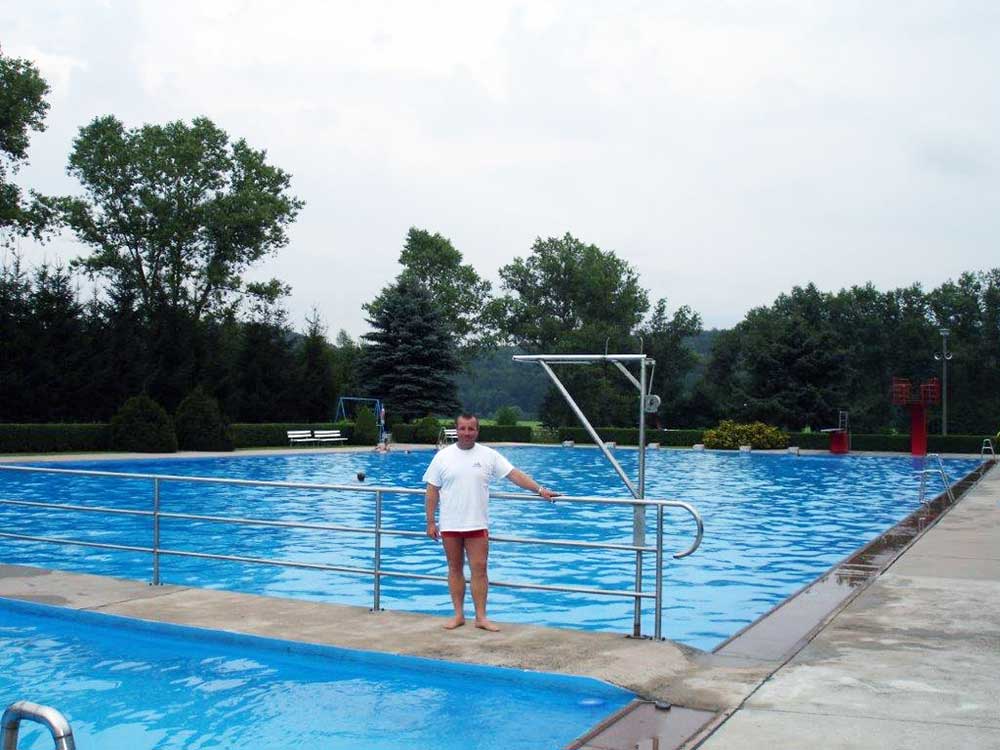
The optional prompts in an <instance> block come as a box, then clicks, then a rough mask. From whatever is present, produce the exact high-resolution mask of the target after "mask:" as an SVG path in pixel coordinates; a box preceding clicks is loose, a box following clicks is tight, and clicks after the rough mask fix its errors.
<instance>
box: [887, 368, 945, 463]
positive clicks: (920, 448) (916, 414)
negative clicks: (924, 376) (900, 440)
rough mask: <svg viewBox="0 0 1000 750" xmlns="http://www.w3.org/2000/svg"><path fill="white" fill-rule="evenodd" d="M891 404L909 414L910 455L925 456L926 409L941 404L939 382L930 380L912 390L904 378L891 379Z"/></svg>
mask: <svg viewBox="0 0 1000 750" xmlns="http://www.w3.org/2000/svg"><path fill="white" fill-rule="evenodd" d="M892 403H893V404H895V405H896V406H905V407H906V408H907V409H908V410H909V412H910V453H911V454H912V455H914V456H926V455H927V407H928V406H937V405H938V404H940V403H941V381H940V380H938V379H937V378H931V379H930V380H928V381H927V382H926V383H923V384H921V385H920V387H919V388H917V389H914V388H913V384H912V383H910V381H909V380H907V379H906V378H893V379H892Z"/></svg>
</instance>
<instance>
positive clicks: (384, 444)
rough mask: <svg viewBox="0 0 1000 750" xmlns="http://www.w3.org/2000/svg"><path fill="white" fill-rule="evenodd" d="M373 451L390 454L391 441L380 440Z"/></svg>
mask: <svg viewBox="0 0 1000 750" xmlns="http://www.w3.org/2000/svg"><path fill="white" fill-rule="evenodd" d="M372 450H374V451H375V452H376V453H388V452H389V450H390V448H389V441H388V440H384V439H383V440H380V441H379V442H378V444H377V445H376V446H375V447H374V448H373V449H372Z"/></svg>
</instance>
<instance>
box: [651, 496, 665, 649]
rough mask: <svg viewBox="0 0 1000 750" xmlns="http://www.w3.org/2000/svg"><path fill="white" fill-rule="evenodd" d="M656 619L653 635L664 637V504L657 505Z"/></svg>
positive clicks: (657, 637) (657, 638)
mask: <svg viewBox="0 0 1000 750" xmlns="http://www.w3.org/2000/svg"><path fill="white" fill-rule="evenodd" d="M655 602H656V605H655V609H656V615H655V617H656V619H655V622H654V625H653V628H654V633H653V637H654V638H655V639H656V640H660V639H661V638H662V637H663V506H662V505H657V506H656V599H655Z"/></svg>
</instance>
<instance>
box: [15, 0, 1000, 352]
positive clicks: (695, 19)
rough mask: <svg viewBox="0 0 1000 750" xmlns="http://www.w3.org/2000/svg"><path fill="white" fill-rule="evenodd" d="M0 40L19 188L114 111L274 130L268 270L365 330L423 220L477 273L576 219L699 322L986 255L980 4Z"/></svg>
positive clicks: (324, 19)
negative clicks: (9, 81)
mask: <svg viewBox="0 0 1000 750" xmlns="http://www.w3.org/2000/svg"><path fill="white" fill-rule="evenodd" d="M0 46H2V48H3V50H4V53H5V54H8V55H14V56H18V57H28V58H31V59H33V60H34V61H35V62H36V63H37V65H38V66H39V68H40V69H41V70H42V72H43V74H44V75H45V77H46V78H47V80H48V81H49V83H50V84H51V86H52V93H51V96H50V98H49V101H50V103H51V111H50V114H49V116H48V120H47V123H48V130H47V131H46V132H45V133H43V134H41V135H37V136H36V137H35V138H34V140H33V142H32V148H31V152H30V159H31V163H30V165H29V166H28V167H25V168H24V169H23V170H22V171H21V173H20V175H19V180H20V181H21V182H22V184H24V185H26V186H31V187H34V188H36V189H39V190H41V191H42V192H48V193H54V194H68V193H73V192H77V191H78V189H79V186H78V185H77V184H76V183H75V181H74V180H72V179H71V178H69V177H67V176H66V174H65V165H66V158H67V155H68V153H69V150H70V146H71V143H72V139H73V137H74V136H75V134H76V132H77V129H78V128H79V127H80V126H81V125H84V124H86V123H88V122H89V121H90V120H91V119H92V118H94V117H96V116H100V115H104V114H114V115H116V116H117V117H119V118H120V119H122V120H123V121H124V122H125V123H126V125H128V126H130V127H131V126H138V125H141V124H143V123H146V122H166V121H169V120H176V119H185V120H189V119H190V118H192V117H194V116H197V115H206V116H208V117H209V118H210V119H212V120H213V121H215V122H216V123H217V124H218V125H220V126H221V127H223V128H224V129H225V130H227V131H228V132H229V133H230V135H231V136H234V137H245V138H246V139H247V140H248V141H249V142H250V143H251V144H252V145H254V146H256V147H260V148H266V149H267V150H268V153H269V155H270V158H271V160H272V161H273V162H274V163H275V164H277V165H278V166H280V167H282V168H283V169H285V170H286V171H288V172H290V173H291V174H292V175H293V191H294V192H295V193H296V194H297V195H298V196H299V197H301V198H303V199H304V200H305V201H306V202H307V205H306V208H305V209H304V210H303V212H302V213H301V215H300V218H299V220H298V222H297V223H296V224H295V226H294V227H293V229H292V231H291V243H290V245H289V246H288V247H287V248H285V249H284V250H282V251H280V253H279V254H278V255H277V256H276V257H274V258H271V259H269V260H268V261H267V262H266V263H264V264H262V265H261V266H260V267H259V269H257V271H256V272H255V275H256V276H259V277H261V278H269V277H271V276H277V277H279V278H281V279H282V280H284V281H286V282H287V283H289V284H291V285H292V288H293V292H292V297H291V299H290V301H289V304H288V307H289V310H290V312H291V315H292V322H293V323H295V324H296V325H297V326H301V325H302V321H303V319H304V316H305V315H306V313H307V312H308V311H309V310H310V308H311V307H312V306H314V305H315V306H316V307H318V308H319V310H320V312H321V314H322V316H323V318H324V319H325V321H326V323H327V325H328V326H329V328H330V330H331V333H335V332H336V331H337V330H338V329H339V328H345V329H347V330H348V331H349V332H350V333H351V334H352V335H357V334H360V333H362V332H364V331H365V330H366V325H365V323H364V318H363V314H362V311H361V309H360V308H361V304H362V303H363V302H365V301H368V300H370V299H372V297H374V296H375V295H376V294H377V293H378V291H379V289H380V288H381V287H382V286H384V285H385V284H386V283H387V282H388V281H389V280H391V279H392V278H393V277H394V276H395V274H396V273H397V272H398V270H399V268H398V265H397V259H398V256H399V251H400V249H401V245H402V241H403V238H404V237H405V234H406V231H407V229H408V228H409V227H411V226H417V227H421V228H425V229H428V230H430V231H433V232H440V233H441V234H443V235H445V236H446V237H449V238H450V239H451V240H452V242H453V243H454V244H455V246H456V247H457V248H458V249H459V250H461V252H462V253H463V254H464V255H465V258H466V261H467V262H469V263H471V264H472V265H473V266H474V267H475V268H476V269H477V270H478V271H479V273H480V274H481V275H483V276H484V277H486V278H489V279H491V280H493V281H496V279H497V269H498V268H499V267H500V266H502V265H504V264H506V263H508V262H510V261H511V260H512V259H513V258H514V257H516V256H522V257H523V256H526V255H527V254H528V253H529V251H530V247H531V244H532V242H533V241H534V239H535V238H536V237H538V236H542V237H547V236H557V235H562V234H563V233H565V232H567V231H568V232H571V233H572V234H574V235H575V236H577V237H579V238H580V239H582V240H584V241H586V242H590V243H594V244H597V245H599V246H600V247H602V248H604V249H606V250H614V251H615V252H616V253H617V254H618V255H619V256H621V257H623V258H625V259H626V260H628V261H629V262H630V263H632V264H633V266H634V267H635V268H636V269H637V271H638V272H639V274H640V276H641V279H642V282H643V284H644V286H645V287H646V288H648V289H649V291H650V295H651V297H652V298H654V299H655V298H658V297H661V296H666V297H667V298H668V299H669V302H670V305H671V307H676V306H678V305H681V304H687V305H690V306H691V307H693V308H694V309H695V310H697V311H699V312H700V313H701V314H702V316H703V318H704V321H705V323H706V325H707V326H709V327H711V326H720V327H728V326H731V325H733V324H734V323H736V322H737V321H739V320H740V319H741V318H742V317H743V315H744V313H745V312H746V311H747V310H748V309H749V308H751V307H753V306H755V305H761V304H768V303H770V302H771V301H773V299H774V298H775V296H776V295H777V294H779V293H780V292H782V291H786V290H788V289H789V288H790V287H791V286H793V285H795V284H804V283H806V282H809V281H814V282H815V283H817V284H818V285H819V286H820V287H821V288H824V289H831V290H833V289H838V288H840V287H843V286H849V285H852V284H859V283H864V282H866V281H869V280H870V281H873V282H874V283H875V284H876V285H877V286H879V287H880V288H883V289H888V288H894V287H896V286H902V285H906V284H910V283H912V282H914V281H919V282H921V283H923V284H924V285H925V286H931V287H932V286H936V285H937V284H939V283H941V282H942V281H944V280H946V279H948V278H954V277H955V276H957V275H958V274H959V273H961V272H962V271H965V270H975V269H981V268H989V267H994V266H997V265H1000V262H998V261H997V252H996V245H997V239H996V238H997V237H998V236H1000V201H998V199H1000V187H998V179H997V178H998V176H1000V174H998V172H1000V127H998V124H1000V117H998V115H1000V93H998V92H1000V87H998V85H997V70H1000V3H997V2H995V0H982V1H981V2H978V1H975V0H951V1H950V2H949V1H947V0H940V1H938V2H935V1H933V0H907V2H889V1H887V0H866V1H864V2H860V1H858V0H787V1H786V0H752V1H751V0H748V1H746V2H737V1H736V0H730V1H717V0H687V1H684V0H658V1H655V2H642V1H634V2H628V1H620V2H583V1H581V0H575V1H570V2H545V1H544V0H539V1H538V2H514V1H507V0H492V1H491V2H477V1H476V0H464V1H460V2H451V1H444V2H416V1H411V2H385V1H382V0H371V1H369V2H364V3H358V2H318V1H317V2H295V1H289V0H282V1H281V2H277V1H274V0H259V1H258V0H244V1H243V2H239V1H237V0H211V2H190V1H189V0H173V2H169V3H167V2H154V1H153V0H131V1H128V2H125V1H119V0H103V1H101V0H79V1H77V2H74V1H72V0H61V1H57V0H33V1H32V2H27V1H26V0H25V1H23V2H5V3H3V4H2V5H0ZM84 251H85V249H84V248H83V247H82V246H80V245H79V244H77V243H75V242H74V241H73V240H72V238H70V237H67V238H65V239H63V240H60V241H57V242H54V243H52V244H50V245H48V246H47V247H45V248H38V247H34V246H31V245H28V244H24V245H23V246H22V253H23V255H24V256H25V257H26V258H27V259H28V260H30V261H37V260H40V259H42V258H47V259H49V260H56V259H61V260H64V261H66V260H69V259H70V258H72V257H75V256H77V255H79V254H82V253H83V252H84Z"/></svg>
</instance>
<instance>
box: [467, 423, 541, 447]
mask: <svg viewBox="0 0 1000 750" xmlns="http://www.w3.org/2000/svg"><path fill="white" fill-rule="evenodd" d="M479 439H480V440H482V441H483V442H484V443H530V442H531V426H530V425H526V424H507V425H504V424H484V425H483V426H481V427H480V428H479Z"/></svg>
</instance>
